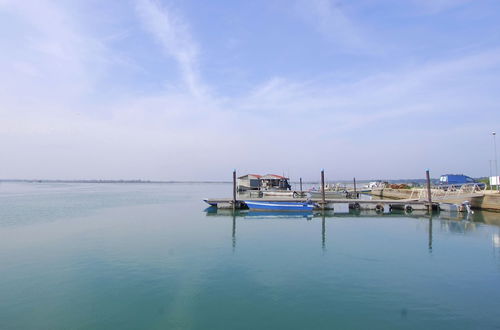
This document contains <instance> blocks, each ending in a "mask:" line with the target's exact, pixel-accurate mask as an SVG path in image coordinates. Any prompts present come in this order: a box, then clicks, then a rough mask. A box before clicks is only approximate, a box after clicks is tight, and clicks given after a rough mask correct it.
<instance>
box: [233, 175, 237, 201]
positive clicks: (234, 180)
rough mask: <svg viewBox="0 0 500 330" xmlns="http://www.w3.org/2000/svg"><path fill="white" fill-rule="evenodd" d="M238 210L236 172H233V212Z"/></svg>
mask: <svg viewBox="0 0 500 330" xmlns="http://www.w3.org/2000/svg"><path fill="white" fill-rule="evenodd" d="M234 210H236V170H233V211H234Z"/></svg>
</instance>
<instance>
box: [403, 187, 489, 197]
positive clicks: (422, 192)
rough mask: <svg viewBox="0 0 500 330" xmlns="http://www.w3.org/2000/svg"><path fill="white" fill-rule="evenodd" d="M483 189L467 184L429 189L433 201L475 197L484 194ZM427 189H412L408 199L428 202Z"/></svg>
mask: <svg viewBox="0 0 500 330" xmlns="http://www.w3.org/2000/svg"><path fill="white" fill-rule="evenodd" d="M484 190H485V187H484V186H483V187H481V186H480V185H479V184H477V183H467V184H463V185H446V186H434V187H432V188H431V197H432V200H433V201H440V200H446V199H450V198H461V197H477V196H481V195H483V194H484ZM428 198H429V197H428V193H427V189H424V188H413V189H412V190H411V195H410V198H409V199H417V200H419V201H424V200H428Z"/></svg>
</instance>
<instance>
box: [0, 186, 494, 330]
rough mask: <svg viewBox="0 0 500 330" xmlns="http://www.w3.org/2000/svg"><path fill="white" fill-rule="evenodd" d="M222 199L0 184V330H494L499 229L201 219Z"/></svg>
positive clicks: (480, 224) (484, 223)
mask: <svg viewBox="0 0 500 330" xmlns="http://www.w3.org/2000/svg"><path fill="white" fill-rule="evenodd" d="M230 190H231V187H230V185H226V184H62V183H60V184H48V183H0V329H334V328H335V329H423V328H428V329H500V312H499V310H500V227H499V226H496V225H494V224H495V223H497V224H498V223H500V214H495V213H484V212H476V213H475V214H474V215H472V216H471V217H469V218H468V219H467V218H466V217H465V216H463V215H458V214H445V213H441V214H438V215H434V216H433V218H432V220H430V219H429V217H428V216H425V215H423V214H422V215H419V214H413V215H412V216H411V217H408V216H405V215H404V214H396V215H383V216H381V215H376V214H369V213H367V214H358V215H350V216H346V215H343V216H331V215H328V216H326V217H324V218H323V217H322V216H318V215H316V216H314V217H309V218H308V217H293V216H290V217H266V216H252V215H251V214H247V213H241V214H239V215H237V216H235V217H233V216H232V214H231V213H230V212H205V211H204V209H205V208H206V205H204V203H203V202H202V199H203V198H204V197H224V196H229V195H230Z"/></svg>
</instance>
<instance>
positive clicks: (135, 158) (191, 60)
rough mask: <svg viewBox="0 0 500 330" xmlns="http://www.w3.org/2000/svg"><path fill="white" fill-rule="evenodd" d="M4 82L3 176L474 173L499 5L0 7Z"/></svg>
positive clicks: (495, 85)
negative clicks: (235, 172)
mask: <svg viewBox="0 0 500 330" xmlns="http://www.w3.org/2000/svg"><path fill="white" fill-rule="evenodd" d="M0 73H1V74H0V118H1V121H0V123H1V124H0V148H1V151H2V156H3V157H2V161H1V162H0V178H2V179H143V180H209V181H217V180H231V177H232V171H233V169H236V170H237V172H238V174H246V173H260V174H265V173H276V174H285V175H287V176H289V177H291V178H292V180H298V178H299V177H302V178H304V179H305V180H314V179H318V178H319V174H320V171H321V169H322V168H323V169H324V170H325V175H326V177H327V179H328V180H346V179H351V178H353V177H356V178H358V179H360V180H361V179H398V178H424V177H425V170H426V169H429V170H430V172H431V176H432V177H438V176H439V175H440V174H444V173H464V174H468V175H471V176H474V177H479V176H488V175H489V171H490V160H493V159H494V141H493V136H492V132H493V131H497V132H498V131H500V125H499V123H500V2H498V1H496V0H484V1H483V0H470V1H468V0H407V1H401V0H379V1H371V0H353V1H333V0H331V1H329V0H296V1H294V0H274V1H270V0H262V1H261V0H255V1H229V0H228V1H226V0H214V1H195V0H182V1H181V0H172V1H167V0H123V1H100V0H87V1H72V0H59V1H58V0H53V1H48V0H26V1H17V0H0ZM497 144H498V145H500V140H499V141H497ZM493 171H494V163H493Z"/></svg>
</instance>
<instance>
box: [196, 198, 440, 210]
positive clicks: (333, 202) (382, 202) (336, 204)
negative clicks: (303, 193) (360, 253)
mask: <svg viewBox="0 0 500 330" xmlns="http://www.w3.org/2000/svg"><path fill="white" fill-rule="evenodd" d="M245 200H247V201H259V202H301V203H304V202H307V201H311V202H313V203H314V204H315V205H316V207H315V209H317V210H333V211H335V210H341V209H342V210H345V208H346V207H348V208H350V209H358V210H376V211H379V212H384V213H387V212H390V211H391V210H393V209H398V210H406V211H413V210H427V209H428V202H427V201H419V200H416V199H371V200H367V199H366V200H365V199H346V198H338V199H328V198H327V199H324V200H323V199H322V198H312V199H307V198H270V197H268V198H266V197H263V198H247V199H245ZM245 200H242V199H236V200H233V199H231V198H211V199H206V200H205V202H206V203H208V204H210V205H211V206H213V207H217V208H218V209H233V207H234V209H237V210H241V209H246V208H247V206H246V204H245ZM437 205H438V204H437V203H432V207H433V208H437Z"/></svg>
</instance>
